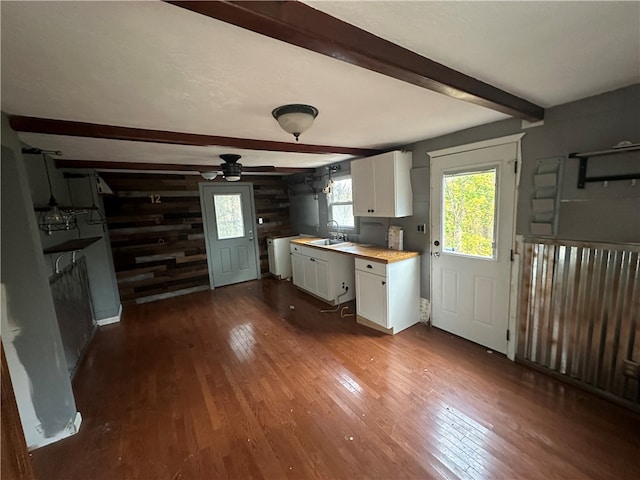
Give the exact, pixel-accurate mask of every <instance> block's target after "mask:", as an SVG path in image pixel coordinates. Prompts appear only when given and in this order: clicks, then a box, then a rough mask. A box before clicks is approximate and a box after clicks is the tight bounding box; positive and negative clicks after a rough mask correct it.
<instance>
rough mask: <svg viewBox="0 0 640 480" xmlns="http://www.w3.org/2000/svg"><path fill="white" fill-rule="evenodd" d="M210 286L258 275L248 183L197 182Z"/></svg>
mask: <svg viewBox="0 0 640 480" xmlns="http://www.w3.org/2000/svg"><path fill="white" fill-rule="evenodd" d="M200 203H201V205H202V212H203V213H204V218H203V223H204V229H205V243H206V247H207V260H208V263H209V279H210V285H211V288H215V287H221V286H224V285H229V284H232V283H239V282H246V281H247V280H255V279H256V278H258V251H257V242H256V239H255V237H256V235H255V230H254V229H255V227H254V225H255V220H254V218H255V213H254V208H253V189H252V186H251V184H246V183H245V184H241V183H235V184H233V185H207V184H201V185H200Z"/></svg>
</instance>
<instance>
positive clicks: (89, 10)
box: [0, 1, 640, 167]
mask: <svg viewBox="0 0 640 480" xmlns="http://www.w3.org/2000/svg"><path fill="white" fill-rule="evenodd" d="M306 3H309V4H310V5H312V6H313V7H314V8H318V9H320V10H323V11H325V12H326V13H329V14H331V15H333V16H335V17H338V18H340V19H342V20H344V21H346V22H348V23H352V24H354V25H356V26H359V27H361V28H364V29H366V30H368V31H370V32H372V33H374V34H376V35H378V36H381V37H383V38H385V39H388V40H390V41H393V42H394V43H397V44H399V45H401V46H404V47H405V48H408V49H410V50H413V51H415V52H417V53H419V54H421V55H424V56H426V57H429V58H431V59H432V60H435V61H438V62H440V63H443V64H445V65H447V66H449V67H451V68H454V69H456V70H459V71H461V72H462V73H465V74H468V75H471V76H474V77H476V78H478V79H480V80H482V81H485V82H487V83H490V84H493V85H495V86H497V87H498V88H501V89H504V90H506V91H508V92H510V93H513V94H515V95H518V96H521V97H523V98H525V99H527V100H529V101H532V102H534V103H537V104H538V105H541V106H543V107H550V106H553V105H558V104H561V103H565V102H568V101H572V100H576V99H579V98H584V97H587V96H591V95H594V94H598V93H602V92H605V91H609V90H612V89H615V88H619V87H623V86H626V85H630V84H633V83H637V82H640V3H639V2H567V3H565V2H549V3H547V2H421V1H415V2H395V1H392V2H362V1H350V2H315V1H313V2H306ZM0 6H1V14H2V15H1V19H2V57H1V58H2V92H1V93H2V110H3V111H5V112H6V113H9V114H16V115H26V116H35V117H43V118H55V119H62V120H73V121H80V122H90V123H99V124H109V125H119V126H126V127H136V128H145V129H156V130H169V131H177V132H189V133H199V134H206V135H216V136H228V137H239V138H253V139H261V140H273V141H279V142H282V141H285V142H293V138H292V137H291V136H289V135H288V134H286V133H285V132H284V131H282V130H281V129H280V128H279V126H278V125H277V123H276V122H275V120H274V119H273V118H272V117H271V110H272V109H273V108H275V107H277V106H279V105H282V104H286V103H307V104H311V105H314V106H316V107H317V108H318V109H319V111H320V114H319V116H318V118H317V119H316V122H315V123H314V125H313V126H312V127H311V128H310V129H309V130H308V131H307V132H305V133H304V134H303V135H302V136H301V138H300V141H301V143H306V144H316V145H337V146H343V147H358V148H384V147H389V146H396V145H405V144H410V143H413V142H416V141H419V140H423V139H427V138H432V137H435V136H439V135H443V134H446V133H450V132H453V131H457V130H460V129H463V128H468V127H471V126H474V125H480V124H484V123H489V122H493V121H496V120H500V119H503V118H507V117H506V115H504V114H501V113H498V112H495V111H492V110H488V109H485V108H483V107H479V106H476V105H471V104H469V103H464V102H462V101H459V100H454V99H451V98H448V97H445V96H442V95H439V94H436V93H433V92H431V91H428V90H425V89H423V88H420V87H417V86H414V85H411V84H407V83H404V82H401V81H399V80H395V79H392V78H389V77H386V76H383V75H381V74H378V73H374V72H371V71H368V70H365V69H362V68H359V67H356V66H353V65H350V64H347V63H344V62H340V61H338V60H335V59H332V58H329V57H326V56H323V55H320V54H317V53H314V52H309V51H307V50H304V49H302V48H299V47H296V46H292V45H289V44H286V43H283V42H280V41H278V40H274V39H271V38H268V37H264V36H262V35H259V34H256V33H253V32H250V31H247V30H243V29H241V28H239V27H235V26H233V25H229V24H226V23H224V22H221V21H217V20H213V19H211V18H207V17H205V16H202V15H199V14H196V13H193V12H190V11H187V10H184V9H181V8H178V7H176V6H173V5H170V4H166V3H162V2H157V1H152V2H124V3H123V2H8V1H2V2H1V3H0ZM20 137H21V138H22V139H23V140H24V141H25V142H26V143H28V144H30V145H32V146H36V147H40V148H44V149H52V150H61V151H63V153H64V157H63V158H68V159H82V160H100V161H126V162H150V163H185V164H202V165H217V164H219V163H220V160H219V159H218V158H217V155H219V154H220V153H239V154H241V155H243V159H242V160H241V162H242V163H243V164H244V165H247V166H263V165H274V166H281V167H291V166H299V167H307V166H308V167H316V166H320V165H323V164H328V163H333V162H335V161H338V160H340V159H344V158H347V156H345V155H310V154H295V153H277V152H262V151H246V150H244V151H243V150H238V149H233V148H228V147H189V146H179V145H160V144H150V143H137V142H124V141H115V140H99V139H88V138H73V137H63V136H54V135H40V134H20Z"/></svg>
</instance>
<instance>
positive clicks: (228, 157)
mask: <svg viewBox="0 0 640 480" xmlns="http://www.w3.org/2000/svg"><path fill="white" fill-rule="evenodd" d="M220 158H221V159H222V160H223V163H221V164H220V168H221V169H222V174H223V175H224V179H225V180H226V181H227V182H237V181H238V180H240V177H241V175H242V164H241V163H238V160H240V158H242V157H241V156H240V155H238V154H235V153H223V154H222V155H220ZM257 168H261V167H257ZM200 175H201V176H202V178H204V179H205V180H213V179H214V178H216V177H217V176H218V172H217V171H215V170H210V171H206V172H200Z"/></svg>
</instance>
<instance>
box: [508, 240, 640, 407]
mask: <svg viewBox="0 0 640 480" xmlns="http://www.w3.org/2000/svg"><path fill="white" fill-rule="evenodd" d="M639 252H640V246H638V245H614V244H594V243H589V244H587V243H582V242H570V241H562V242H560V241H553V240H542V239H529V240H526V241H525V243H524V248H523V263H522V265H523V267H522V290H521V298H520V331H519V336H518V353H517V355H518V358H520V359H522V360H525V361H528V362H532V363H534V364H536V365H538V366H541V367H543V368H546V369H548V370H550V371H552V372H555V373H558V374H561V375H563V376H566V377H567V378H570V379H572V380H575V381H578V382H580V383H582V384H584V385H585V386H587V387H588V388H592V389H595V390H597V391H600V392H606V393H607V394H610V395H615V396H616V397H619V398H620V399H621V400H623V401H625V402H630V403H631V404H632V405H634V406H636V407H640V386H639V380H638V378H633V377H630V376H626V375H625V374H624V367H625V360H631V361H634V362H639V363H640V259H639Z"/></svg>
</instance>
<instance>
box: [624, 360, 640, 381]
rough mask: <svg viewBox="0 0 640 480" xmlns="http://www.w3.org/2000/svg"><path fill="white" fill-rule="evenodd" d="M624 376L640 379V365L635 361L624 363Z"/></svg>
mask: <svg viewBox="0 0 640 480" xmlns="http://www.w3.org/2000/svg"><path fill="white" fill-rule="evenodd" d="M623 363H624V375H625V376H626V377H631V378H635V379H640V363H638V362H634V361H633V360H625V361H624V362H623Z"/></svg>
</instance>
